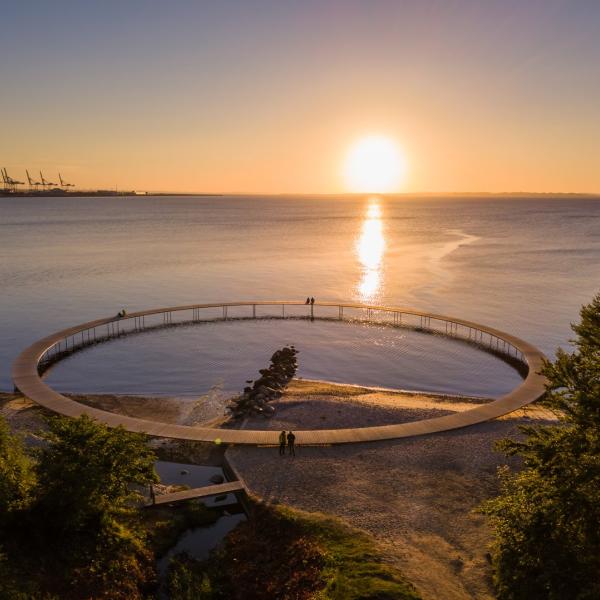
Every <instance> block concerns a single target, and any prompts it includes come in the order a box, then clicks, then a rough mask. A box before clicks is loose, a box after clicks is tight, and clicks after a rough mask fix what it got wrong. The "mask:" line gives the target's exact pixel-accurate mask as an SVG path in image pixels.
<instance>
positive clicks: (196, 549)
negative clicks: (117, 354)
mask: <svg viewBox="0 0 600 600" xmlns="http://www.w3.org/2000/svg"><path fill="white" fill-rule="evenodd" d="M155 468H156V472H157V473H158V475H159V477H160V479H161V483H164V484H169V485H187V486H189V487H191V488H195V487H202V486H205V485H212V484H213V482H212V481H211V477H213V476H214V475H221V476H222V477H224V478H225V479H226V476H225V473H224V471H223V469H222V468H221V467H212V466H205V465H190V464H185V463H174V462H166V461H157V462H156V463H155ZM190 502H195V501H194V500H191V501H190ZM202 502H203V503H204V504H205V505H206V506H208V507H210V508H214V509H217V510H219V509H220V508H221V507H222V510H220V516H219V518H218V519H217V520H216V521H215V522H214V523H211V524H210V525H206V526H204V527H194V528H193V529H188V530H187V531H185V532H184V533H183V534H182V535H181V536H180V538H179V540H178V541H177V543H176V544H175V545H174V546H173V547H172V548H171V549H170V550H169V551H168V552H167V553H166V554H165V555H164V556H163V557H162V558H161V559H160V560H159V561H158V563H157V567H158V574H159V578H160V579H161V581H164V578H165V576H166V573H167V569H168V567H169V561H170V560H171V558H173V557H174V556H175V555H177V554H179V553H181V552H187V553H188V554H189V555H190V556H192V557H193V558H197V559H199V560H203V559H205V558H207V557H208V555H209V553H210V551H211V550H213V549H214V548H216V547H217V546H218V545H219V543H220V542H221V541H222V540H223V538H224V537H225V536H226V535H227V534H228V533H229V532H230V531H231V530H232V529H233V528H234V527H235V526H236V525H237V524H238V523H240V522H242V521H245V520H246V515H245V513H244V511H243V509H242V507H241V506H240V505H239V504H238V501H237V499H236V497H235V494H227V495H226V496H225V497H222V496H217V497H212V498H205V499H203V500H202ZM225 507H226V508H225Z"/></svg>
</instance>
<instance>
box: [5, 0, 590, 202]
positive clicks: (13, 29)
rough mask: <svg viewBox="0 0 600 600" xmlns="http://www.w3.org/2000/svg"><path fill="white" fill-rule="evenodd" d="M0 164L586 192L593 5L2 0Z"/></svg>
mask: <svg viewBox="0 0 600 600" xmlns="http://www.w3.org/2000/svg"><path fill="white" fill-rule="evenodd" d="M0 6H1V8H2V14H1V16H0V19H1V23H2V36H1V37H0V86H1V87H0V90H1V91H0V110H1V112H0V118H1V124H2V125H1V128H0V166H5V167H7V168H8V171H9V174H11V175H12V176H13V177H15V178H16V177H18V178H19V179H23V178H24V176H25V171H24V169H25V168H26V167H27V168H28V169H29V170H30V172H32V171H35V172H36V173H37V172H38V171H39V170H40V169H43V170H44V175H45V176H46V178H48V179H52V180H53V181H54V180H56V177H57V175H56V172H57V171H58V170H60V172H61V173H62V175H63V177H65V178H66V179H68V180H69V181H73V182H74V183H76V184H78V185H80V186H86V187H107V186H110V187H114V186H115V185H118V186H119V188H121V189H123V188H138V189H150V190H173V191H212V192H220V191H223V192H268V193H279V192H282V193H292V192H314V193H333V192H340V191H345V187H344V179H343V177H342V167H343V161H344V156H345V154H346V152H347V151H348V148H349V147H350V146H351V144H352V143H353V142H354V141H355V140H356V139H359V138H361V137H362V136H365V135H368V134H383V135H387V136H390V137H393V138H394V139H395V140H397V142H398V143H399V144H400V145H401V147H402V148H403V151H404V154H405V156H406V158H407V162H408V169H407V173H406V178H405V181H404V184H403V186H402V189H401V191H408V192H410V191H519V190H523V191H581V192H585V191H592V192H600V1H598V0H569V1H564V2H560V1H555V0H539V1H537V0H517V1H512V0H499V1H491V0H490V1H488V0H472V1H467V0H446V1H441V0H440V1H431V0H418V1H414V2H403V1H400V0H396V1H377V0H371V1H362V2H350V1H346V2H341V1H339V2H337V1H336V2H334V1H331V2H327V1H324V0H321V1H319V2H316V1H315V2H313V1H310V0H302V1H293V2H292V1H289V2H288V1H285V0H273V1H264V2H259V1H252V0H242V1H239V2H234V1H227V0H220V1H218V2H217V1H210V2H199V1H194V2H192V1H189V2H184V1H173V0H170V1H169V2H166V1H161V2H151V1H144V2H141V1H139V2H138V1H132V0H127V1H122V0H121V1H118V2H117V1H114V2H113V1H107V0H102V1H100V0H98V1H96V2H88V1H84V0H77V1H76V0H73V1H70V2H67V1H62V0H52V1H49V0H44V1H40V2H35V1H23V2H19V1H17V0H14V1H12V2H9V1H7V0H0Z"/></svg>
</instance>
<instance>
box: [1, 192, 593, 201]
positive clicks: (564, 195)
mask: <svg viewBox="0 0 600 600" xmlns="http://www.w3.org/2000/svg"><path fill="white" fill-rule="evenodd" d="M368 195H369V194H363V193H361V194H356V193H339V194H336V193H331V194H311V193H284V194H277V193H261V192H248V193H241V192H232V193H227V192H222V193H216V192H139V191H135V190H129V191H122V192H120V191H116V190H95V191H74V192H67V191H48V192H36V191H33V192H6V191H3V190H0V198H48V199H56V198H113V197H117V198H130V197H145V196H148V197H163V196H167V197H175V198H177V197H203V198H204V197H217V198H219V197H223V196H229V197H237V198H256V197H259V196H260V197H264V198H294V197H297V198H364V197H365V196H368ZM371 195H373V196H381V197H384V198H385V197H389V198H408V199H410V198H466V199H473V200H477V199H482V200H484V199H485V200H488V199H506V200H510V199H512V198H520V199H524V200H528V199H532V200H539V199H546V200H564V199H569V198H573V199H580V200H600V193H592V192H415V193H408V192H398V193H384V194H376V193H373V194H371Z"/></svg>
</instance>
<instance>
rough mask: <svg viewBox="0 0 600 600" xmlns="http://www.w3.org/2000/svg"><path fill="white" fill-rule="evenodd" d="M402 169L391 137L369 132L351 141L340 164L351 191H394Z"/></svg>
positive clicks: (402, 164)
mask: <svg viewBox="0 0 600 600" xmlns="http://www.w3.org/2000/svg"><path fill="white" fill-rule="evenodd" d="M405 171H406V162H405V160H404V156H403V154H402V152H401V150H400V148H399V147H398V145H397V144H396V143H395V142H394V140H393V139H391V138H388V137H385V136H382V135H371V136H368V137H365V138H362V139H360V140H358V141H357V142H355V143H354V145H353V146H352V147H351V148H350V150H349V151H348V154H347V156H346V161H345V163H344V178H345V181H346V186H347V188H348V189H349V190H350V191H351V192H364V193H385V192H394V191H397V190H398V187H399V186H400V184H401V183H402V179H403V177H404V173H405Z"/></svg>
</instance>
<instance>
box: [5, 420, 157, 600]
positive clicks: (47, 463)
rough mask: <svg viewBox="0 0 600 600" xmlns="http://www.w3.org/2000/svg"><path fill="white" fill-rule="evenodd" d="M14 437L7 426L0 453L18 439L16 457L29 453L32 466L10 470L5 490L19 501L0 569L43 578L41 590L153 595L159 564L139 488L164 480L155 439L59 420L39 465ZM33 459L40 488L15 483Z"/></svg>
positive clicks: (37, 581)
mask: <svg viewBox="0 0 600 600" xmlns="http://www.w3.org/2000/svg"><path fill="white" fill-rule="evenodd" d="M7 435H9V434H7V430H4V429H2V428H1V427H0V453H2V446H1V444H2V443H3V440H4V439H8V440H9V443H8V446H9V447H10V448H12V449H11V450H10V452H11V454H7V455H8V456H12V457H13V458H14V457H17V458H19V459H20V460H21V463H22V468H21V471H18V470H16V471H15V468H14V467H13V470H12V471H10V473H9V474H12V475H13V476H12V478H8V477H5V476H4V475H3V471H0V489H2V490H4V489H8V490H9V491H10V494H6V493H5V494H4V496H6V497H8V498H9V500H10V502H6V503H5V504H6V505H7V506H8V508H9V510H8V512H7V515H8V518H7V519H6V522H5V523H4V526H3V531H0V533H2V534H4V535H5V539H6V540H7V542H6V547H5V549H4V550H5V554H6V559H5V561H4V565H3V566H2V565H0V567H2V568H3V569H4V571H5V572H6V573H10V572H13V573H15V572H18V573H20V576H18V577H16V578H15V577H13V581H14V580H18V579H20V580H21V581H22V580H31V581H32V585H37V586H38V587H39V590H41V591H40V593H39V594H38V595H36V596H35V597H46V596H44V594H46V595H48V594H55V595H56V596H57V597H60V598H97V599H100V598H106V599H108V598H110V599H120V598H122V599H132V600H135V599H136V598H142V597H144V595H145V592H146V589H147V586H148V585H149V584H150V585H151V584H153V583H154V581H153V580H154V566H153V554H152V552H151V551H150V550H149V548H148V545H147V543H146V539H145V533H144V528H143V527H142V526H141V525H140V523H139V521H138V519H139V516H138V512H139V511H137V510H136V509H137V505H138V502H137V500H138V497H139V494H138V493H137V492H136V491H135V486H144V485H147V484H148V483H150V482H154V481H156V480H157V475H156V472H155V471H154V461H155V455H154V453H153V452H152V451H151V450H150V449H149V448H148V446H147V445H146V441H145V437H144V436H143V435H139V434H134V433H130V432H127V431H125V430H124V429H122V428H116V429H109V428H108V427H106V426H105V425H103V424H101V423H98V422H96V421H93V420H92V419H90V418H88V417H85V416H83V417H80V418H77V419H66V418H62V417H56V418H53V419H51V420H50V421H49V430H48V431H47V432H45V433H44V434H43V435H44V437H45V438H46V440H47V442H48V444H47V445H46V446H45V447H43V448H42V449H41V450H39V451H38V453H37V457H36V458H37V460H36V461H35V462H33V463H32V461H30V460H29V459H27V457H26V456H25V455H24V454H23V453H22V448H21V447H20V446H19V445H18V444H16V443H15V440H14V439H12V438H10V439H9V438H8V437H7ZM2 456H4V455H3V454H2ZM32 464H33V469H34V471H35V474H36V475H37V477H36V481H35V485H33V484H29V487H28V486H27V485H25V484H12V483H11V485H8V483H7V482H9V483H10V482H12V481H13V480H15V481H22V479H23V477H24V476H25V474H27V469H29V470H31V468H32ZM0 469H1V466H0ZM15 472H22V473H23V477H21V478H19V477H16V476H14V473H15ZM28 477H29V479H27V481H33V478H32V477H31V476H29V475H28ZM15 597H17V596H16V595H15ZM30 597H33V596H30ZM48 597H49V596H48Z"/></svg>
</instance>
